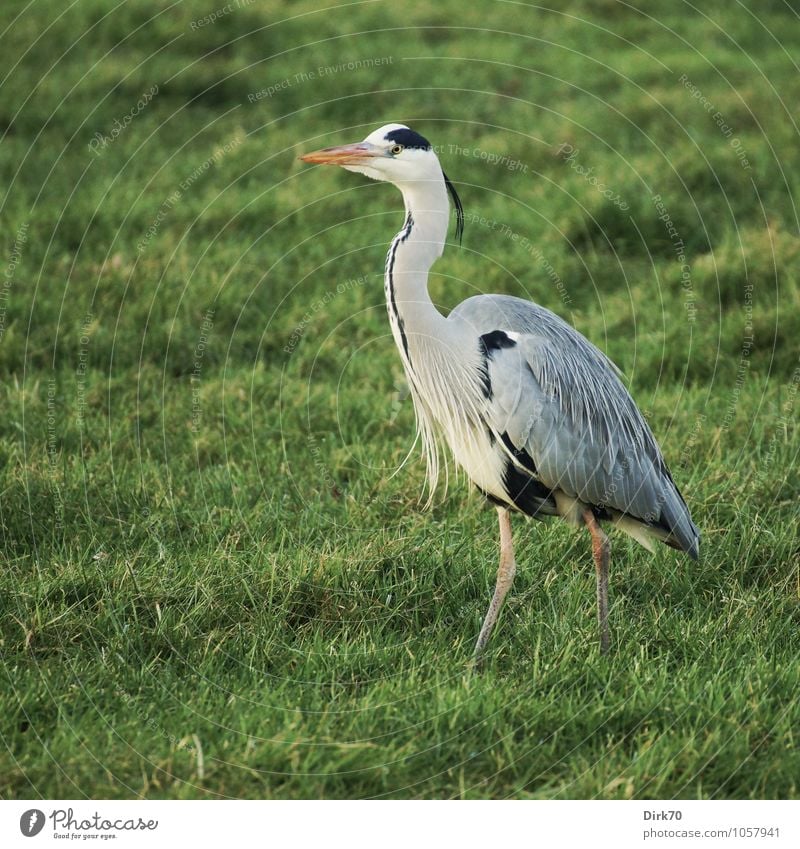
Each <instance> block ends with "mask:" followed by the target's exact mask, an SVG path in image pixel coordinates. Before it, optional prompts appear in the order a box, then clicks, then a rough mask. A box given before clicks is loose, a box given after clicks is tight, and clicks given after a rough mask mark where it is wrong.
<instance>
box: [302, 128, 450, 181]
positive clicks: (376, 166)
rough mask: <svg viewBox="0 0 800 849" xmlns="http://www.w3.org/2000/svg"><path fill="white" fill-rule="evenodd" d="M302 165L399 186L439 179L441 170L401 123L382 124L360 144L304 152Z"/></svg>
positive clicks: (426, 143) (430, 150)
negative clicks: (334, 167)
mask: <svg viewBox="0 0 800 849" xmlns="http://www.w3.org/2000/svg"><path fill="white" fill-rule="evenodd" d="M300 159H302V160H303V162H309V163H311V164H314V165H339V166H341V167H342V168H344V169H346V170H347V171H355V172H357V173H358V174H366V175H367V177H371V178H372V179H373V180H384V181H386V182H388V183H394V184H395V185H398V186H402V184H403V183H407V182H410V181H416V180H437V179H438V180H441V179H442V169H441V166H440V165H439V160H438V158H437V157H436V154H435V153H434V152H433V147H432V146H431V143H430V142H429V141H428V140H427V139H426V138H424V137H423V136H421V135H420V134H419V133H415V132H414V130H410V129H409V128H408V127H406V126H404V125H403V124H386V126H385V127H381V128H380V129H378V130H375V131H374V132H372V133H370V134H369V135H368V136H367V137H366V138H365V139H364V141H360V142H356V143H355V144H345V145H341V146H340V147H326V148H324V149H323V150H315V151H313V153H305V154H303V156H301V157H300Z"/></svg>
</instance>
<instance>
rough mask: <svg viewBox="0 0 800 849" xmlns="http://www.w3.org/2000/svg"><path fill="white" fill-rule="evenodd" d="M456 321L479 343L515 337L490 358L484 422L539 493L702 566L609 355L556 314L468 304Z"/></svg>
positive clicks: (519, 305)
mask: <svg viewBox="0 0 800 849" xmlns="http://www.w3.org/2000/svg"><path fill="white" fill-rule="evenodd" d="M450 320H452V321H460V322H464V323H466V324H467V325H469V327H470V329H471V331H472V332H476V333H477V334H478V335H479V336H483V335H484V334H489V333H492V332H493V331H503V332H505V333H506V334H511V335H510V336H509V339H510V340H512V342H511V344H508V345H502V346H498V347H495V348H493V349H492V350H490V351H489V352H488V354H487V363H486V371H487V379H488V384H489V386H490V387H491V392H490V393H489V397H488V399H487V412H486V415H487V422H488V423H489V425H490V426H491V427H492V429H493V430H495V431H496V432H497V434H498V435H501V434H506V435H507V438H508V440H509V441H510V443H511V444H512V445H513V446H514V448H516V449H517V450H519V451H524V452H526V453H527V454H528V455H529V456H530V458H531V459H532V460H533V463H534V464H535V466H536V474H537V477H538V478H539V479H540V480H541V481H542V483H544V484H545V485H546V486H548V487H550V488H555V489H560V490H561V491H563V492H564V493H565V494H566V495H568V496H570V497H573V498H578V499H580V501H582V502H584V503H586V504H589V505H591V506H593V507H596V508H599V509H603V508H610V509H611V510H612V511H617V512H618V513H620V514H624V515H625V516H628V517H632V518H634V519H636V520H638V521H640V522H643V523H645V524H647V525H652V526H654V527H658V528H663V530H664V531H666V532H667V533H668V534H669V535H670V537H671V539H672V540H673V541H674V542H676V543H677V544H678V545H679V547H680V548H681V549H683V550H684V551H687V552H689V553H690V554H692V555H693V556H696V554H697V550H698V542H699V532H698V530H697V528H696V526H695V525H694V524H693V522H692V520H691V517H690V516H689V511H688V509H687V507H686V504H685V502H684V501H683V498H682V497H681V495H680V492H679V491H678V489H677V487H676V486H675V484H674V483H673V481H672V477H671V476H670V473H669V470H668V469H667V467H666V464H665V463H664V460H663V457H662V455H661V451H660V449H659V447H658V445H657V443H656V441H655V438H654V436H653V434H652V432H651V430H650V428H649V426H648V424H647V422H646V420H645V418H644V416H642V414H641V413H640V411H639V409H638V408H637V406H636V404H635V403H634V401H633V399H632V398H631V396H630V394H629V393H628V391H627V389H626V388H625V386H624V385H623V384H622V382H621V380H620V378H619V370H618V369H617V368H616V366H615V365H614V364H613V363H612V362H611V361H610V360H609V359H608V357H606V356H605V354H603V353H602V352H601V351H600V350H599V349H598V348H596V347H595V346H594V345H592V344H591V343H590V342H589V341H588V340H587V339H585V338H584V337H583V336H582V335H581V334H580V333H578V331H576V330H575V329H574V328H573V327H571V326H570V325H569V324H567V323H566V322H565V321H563V320H562V319H561V318H559V317H558V316H557V315H555V314H554V313H552V312H550V311H549V310H546V309H544V308H543V307H540V306H537V305H536V304H533V303H531V302H529V301H523V300H521V299H519V298H513V297H509V296H502V295H482V296H478V297H475V298H470V299H469V300H467V301H464V303H462V304H461V305H459V307H457V308H456V309H455V310H454V311H453V312H452V313H451V315H450Z"/></svg>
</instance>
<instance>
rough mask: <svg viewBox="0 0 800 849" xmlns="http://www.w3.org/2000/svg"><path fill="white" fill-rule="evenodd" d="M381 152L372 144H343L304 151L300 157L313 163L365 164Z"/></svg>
mask: <svg viewBox="0 0 800 849" xmlns="http://www.w3.org/2000/svg"><path fill="white" fill-rule="evenodd" d="M380 155H381V152H380V151H379V150H377V149H376V148H375V147H373V146H372V145H371V144H367V143H365V142H358V144H343V145H341V147H326V148H323V149H322V150H314V151H312V152H311V153H304V154H303V155H302V156H301V157H300V159H302V160H303V162H308V163H310V164H311V165H363V164H364V163H365V162H368V161H369V160H370V159H374V158H375V157H376V156H380Z"/></svg>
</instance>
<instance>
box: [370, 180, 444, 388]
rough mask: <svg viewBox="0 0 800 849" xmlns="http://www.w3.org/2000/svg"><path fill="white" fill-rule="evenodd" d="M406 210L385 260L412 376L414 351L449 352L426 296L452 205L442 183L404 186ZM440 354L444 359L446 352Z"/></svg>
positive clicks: (391, 306)
mask: <svg viewBox="0 0 800 849" xmlns="http://www.w3.org/2000/svg"><path fill="white" fill-rule="evenodd" d="M400 189H401V191H402V192H403V200H404V201H405V207H406V220H405V224H404V225H403V229H402V230H401V231H400V232H399V233H398V234H397V235H396V236H395V237H394V239H393V240H392V244H391V245H390V247H389V253H388V254H387V256H386V274H385V288H386V307H387V309H388V312H389V320H390V322H391V325H392V332H393V334H394V338H395V341H396V342H397V347H398V348H399V349H400V353H401V356H402V357H403V363H404V365H405V367H406V371H410V372H411V373H412V374H413V372H414V352H415V351H416V352H421V351H423V350H428V351H430V349H431V348H432V347H433V348H435V349H442V346H443V345H444V346H445V347H447V348H450V349H451V350H452V348H451V346H452V344H453V342H454V341H457V340H454V339H452V338H450V337H451V336H452V335H453V334H452V332H450V329H449V327H448V322H447V319H446V318H445V317H444V316H443V315H442V314H441V313H440V312H439V310H438V309H436V307H435V306H434V304H433V302H432V301H431V298H430V295H429V294H428V272H429V270H430V267H431V266H432V265H433V263H434V262H435V261H436V260H437V259H438V258H439V257H440V256H441V255H442V251H443V250H444V243H445V239H446V238H447V225H448V220H449V217H450V205H449V203H448V199H447V189H446V187H445V183H444V179H443V178H442V177H441V176H439V178H438V179H436V180H424V181H423V180H419V181H414V182H409V183H406V184H404V185H402V186H400ZM437 353H439V354H440V355H445V351H444V350H438V351H437Z"/></svg>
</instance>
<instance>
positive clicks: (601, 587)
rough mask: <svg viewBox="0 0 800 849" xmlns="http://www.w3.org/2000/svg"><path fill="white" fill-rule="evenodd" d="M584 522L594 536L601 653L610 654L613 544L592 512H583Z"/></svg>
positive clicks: (593, 552) (593, 545)
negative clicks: (609, 629)
mask: <svg viewBox="0 0 800 849" xmlns="http://www.w3.org/2000/svg"><path fill="white" fill-rule="evenodd" d="M583 520H584V521H585V522H586V527H587V528H589V533H590V534H591V535H592V554H594V567H595V571H596V572H597V621H598V623H599V625H600V651H601V652H602V653H603V654H606V653H607V652H608V644H609V637H608V563H609V561H610V560H611V543H610V542H609V540H608V537H607V536H606V534H605V532H604V531H603V529H602V528H601V527H600V525H599V523H598V521H597V519H595V517H594V513H592V511H591V510H584V511H583Z"/></svg>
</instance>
